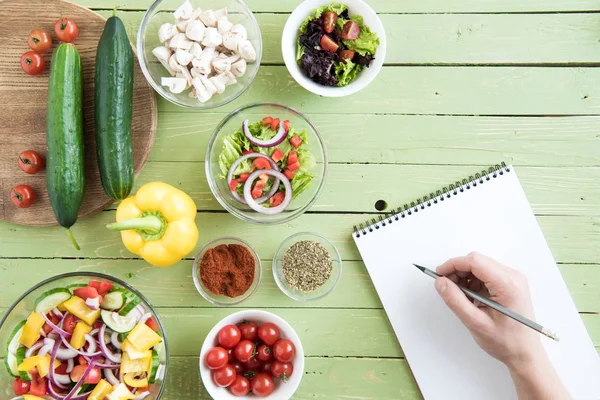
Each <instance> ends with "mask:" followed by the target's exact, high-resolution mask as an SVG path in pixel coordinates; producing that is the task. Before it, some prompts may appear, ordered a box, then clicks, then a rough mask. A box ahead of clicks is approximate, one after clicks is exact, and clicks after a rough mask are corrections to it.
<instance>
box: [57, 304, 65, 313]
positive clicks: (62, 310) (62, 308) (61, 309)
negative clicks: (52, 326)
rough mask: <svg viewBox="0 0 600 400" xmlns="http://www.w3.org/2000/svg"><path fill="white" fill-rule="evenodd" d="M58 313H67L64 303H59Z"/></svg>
mask: <svg viewBox="0 0 600 400" xmlns="http://www.w3.org/2000/svg"><path fill="white" fill-rule="evenodd" d="M56 308H57V309H58V311H60V312H65V311H67V307H65V303H60V304H59V305H58V306H57V307H56Z"/></svg>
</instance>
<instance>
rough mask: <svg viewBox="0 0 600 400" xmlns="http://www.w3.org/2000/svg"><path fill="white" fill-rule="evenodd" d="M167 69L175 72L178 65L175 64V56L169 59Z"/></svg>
mask: <svg viewBox="0 0 600 400" xmlns="http://www.w3.org/2000/svg"><path fill="white" fill-rule="evenodd" d="M169 67H171V69H172V70H173V71H175V72H177V68H179V63H178V62H177V57H176V55H175V54H173V55H171V57H169ZM173 75H174V74H173Z"/></svg>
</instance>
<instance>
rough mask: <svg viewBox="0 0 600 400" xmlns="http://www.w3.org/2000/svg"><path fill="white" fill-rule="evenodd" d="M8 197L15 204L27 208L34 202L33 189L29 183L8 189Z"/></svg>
mask: <svg viewBox="0 0 600 400" xmlns="http://www.w3.org/2000/svg"><path fill="white" fill-rule="evenodd" d="M10 199H11V200H12V202H13V204H14V205H15V206H17V207H19V208H27V207H30V206H31V205H32V204H33V203H34V202H35V191H34V190H33V188H32V187H31V186H29V185H17V186H15V187H14V188H12V190H11V191H10Z"/></svg>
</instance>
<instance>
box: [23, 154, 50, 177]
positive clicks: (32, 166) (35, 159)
mask: <svg viewBox="0 0 600 400" xmlns="http://www.w3.org/2000/svg"><path fill="white" fill-rule="evenodd" d="M45 166H46V160H45V159H44V156H42V155H41V154H40V153H38V152H37V151H34V150H25V151H24V152H22V153H21V154H19V168H21V169H22V170H23V172H25V173H27V174H36V173H38V172H40V171H41V170H43V169H44V167H45Z"/></svg>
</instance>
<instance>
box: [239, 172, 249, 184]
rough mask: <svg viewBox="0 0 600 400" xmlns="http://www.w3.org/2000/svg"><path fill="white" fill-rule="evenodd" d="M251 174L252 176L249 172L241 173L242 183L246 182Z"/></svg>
mask: <svg viewBox="0 0 600 400" xmlns="http://www.w3.org/2000/svg"><path fill="white" fill-rule="evenodd" d="M249 176H250V174H248V173H244V174H240V179H239V181H240V182H242V183H244V182H246V181H247V180H248V177H249Z"/></svg>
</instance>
